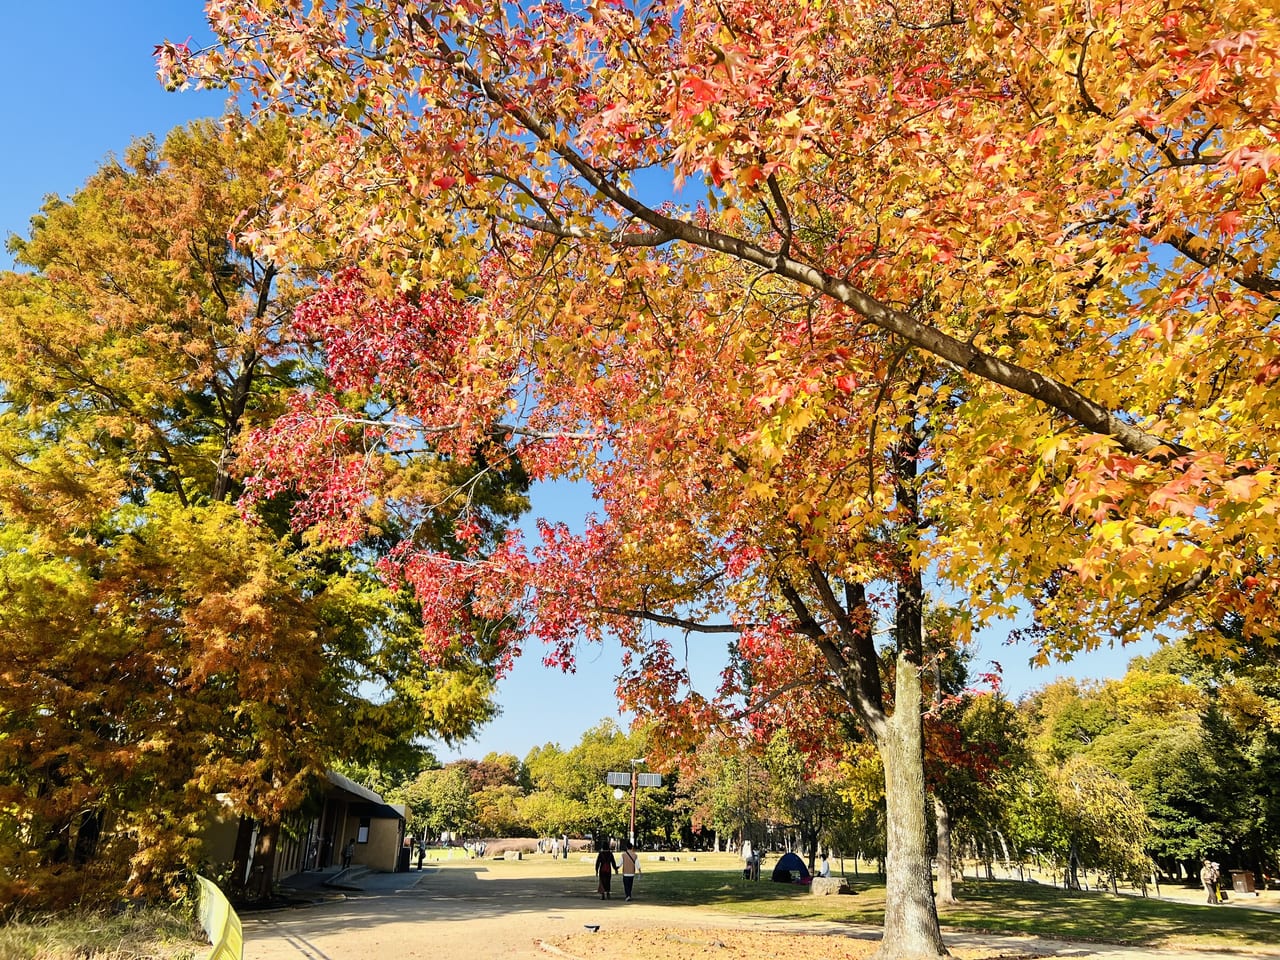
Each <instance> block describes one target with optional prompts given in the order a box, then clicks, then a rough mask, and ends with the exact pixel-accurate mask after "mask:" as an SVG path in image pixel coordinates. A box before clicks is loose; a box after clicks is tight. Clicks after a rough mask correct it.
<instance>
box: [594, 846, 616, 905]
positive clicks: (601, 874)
mask: <svg viewBox="0 0 1280 960" xmlns="http://www.w3.org/2000/svg"><path fill="white" fill-rule="evenodd" d="M617 870H618V861H617V860H615V859H614V858H613V850H612V849H611V848H610V846H609V841H608V840H606V841H605V842H604V843H603V844H602V845H601V846H600V852H599V853H597V854H596V877H597V881H598V882H597V883H596V893H598V894H600V899H601V900H608V899H610V894H609V886H610V884H611V882H612V880H613V875H614V873H616V872H617Z"/></svg>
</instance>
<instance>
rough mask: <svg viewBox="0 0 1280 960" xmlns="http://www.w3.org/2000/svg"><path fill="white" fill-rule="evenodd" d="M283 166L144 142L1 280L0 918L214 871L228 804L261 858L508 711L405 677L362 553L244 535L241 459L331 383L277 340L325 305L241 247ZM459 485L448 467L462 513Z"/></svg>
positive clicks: (415, 622)
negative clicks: (355, 766)
mask: <svg viewBox="0 0 1280 960" xmlns="http://www.w3.org/2000/svg"><path fill="white" fill-rule="evenodd" d="M286 140H287V131H286V130H285V128H284V127H283V126H282V125H280V124H266V125H263V126H260V127H257V128H239V127H238V128H236V129H235V130H234V131H233V130H230V129H225V128H222V127H219V126H218V125H214V124H210V123H200V124H195V125H192V126H191V127H188V128H184V129H179V130H177V131H175V132H173V133H172V134H170V136H169V137H168V138H167V139H166V140H165V141H164V143H163V144H157V143H155V142H154V141H153V140H150V139H144V140H140V141H138V142H137V143H136V144H135V145H134V146H133V147H132V148H131V149H130V151H129V152H128V154H127V155H126V157H125V158H124V160H123V161H117V160H109V161H107V162H106V163H105V164H104V165H103V167H102V168H101V169H100V170H99V171H98V173H96V174H95V175H94V176H93V177H92V178H91V179H90V180H89V181H88V182H87V183H86V184H85V185H84V187H82V188H81V189H80V190H79V191H78V192H77V193H76V194H75V195H74V196H73V197H71V198H69V199H65V200H64V199H61V198H56V197H53V198H50V199H49V200H48V201H47V203H46V205H45V207H44V209H43V210H42V211H41V213H40V214H38V215H37V216H36V217H34V218H33V220H32V225H31V231H30V235H29V236H28V237H26V238H16V237H15V238H13V239H12V240H11V242H10V249H11V250H12V251H13V253H14V255H15V259H16V261H17V263H18V264H19V266H20V267H22V268H24V272H21V273H6V274H5V275H3V276H2V277H0V304H2V308H0V649H3V651H4V656H3V658H2V659H3V666H0V671H2V672H3V677H4V682H5V687H6V690H7V691H9V692H8V693H7V694H6V697H5V704H4V709H3V711H0V808H2V809H3V810H4V811H5V816H6V818H8V817H13V818H15V827H14V829H13V830H12V831H4V833H3V836H2V838H0V858H2V859H3V863H4V866H5V876H6V880H5V881H4V882H5V884H6V885H7V886H6V896H5V900H6V902H7V903H10V904H25V906H26V907H28V908H34V907H37V906H40V905H45V906H48V905H53V904H57V903H59V902H63V901H66V900H69V899H75V900H81V901H85V902H89V901H92V900H93V899H95V898H96V897H98V896H104V895H105V896H117V895H118V894H119V892H120V891H121V889H122V888H125V887H126V886H127V888H128V890H129V892H131V893H154V892H156V891H158V890H160V889H163V888H164V887H165V885H166V884H169V883H171V882H173V881H174V880H175V879H180V871H181V870H182V869H184V868H185V867H187V866H190V865H193V864H195V863H197V862H199V859H200V856H201V851H200V841H201V833H202V830H203V829H204V827H205V826H206V825H207V822H208V820H209V818H210V817H211V815H212V814H213V813H214V812H215V811H216V810H217V809H218V805H219V801H218V799H217V796H218V795H221V796H222V797H224V798H225V802H226V803H229V804H230V807H231V809H232V811H234V813H236V814H238V815H240V816H242V817H244V818H246V822H247V821H248V820H249V819H253V820H257V821H259V822H260V823H262V824H264V829H263V831H262V834H261V835H262V836H267V835H270V834H271V833H272V832H273V831H274V830H275V829H276V828H278V825H279V823H280V820H281V818H282V817H283V816H284V815H285V814H286V813H291V812H292V811H294V810H296V809H298V807H299V806H300V804H301V803H302V801H303V800H304V799H305V798H306V797H307V796H308V794H309V793H310V791H311V790H312V789H313V788H314V787H315V786H316V784H317V782H318V778H319V777H321V776H322V775H323V773H324V771H325V769H326V768H327V767H329V766H331V765H333V764H335V763H336V762H338V761H351V762H373V761H378V762H382V763H392V764H394V763H395V762H397V759H396V758H397V757H400V758H404V757H406V756H407V754H409V753H411V752H412V751H413V749H414V747H413V745H412V741H413V740H414V738H415V737H418V736H422V735H425V734H428V733H432V734H442V735H445V736H458V735H460V734H463V733H466V732H468V731H469V730H470V729H471V728H472V727H473V726H474V725H475V724H476V723H477V722H479V721H480V720H482V719H484V718H486V717H488V716H489V715H491V712H492V710H493V705H492V702H491V699H490V698H491V694H492V673H491V671H489V670H488V669H487V668H485V667H484V666H482V665H472V666H471V667H470V668H469V669H466V670H464V669H462V668H461V667H459V668H458V669H456V670H445V669H441V668H438V667H433V666H432V665H429V664H426V663H424V662H423V660H422V658H421V657H420V656H418V655H417V651H418V650H419V649H420V639H419V634H420V629H421V618H420V615H419V612H418V610H417V608H416V605H415V604H414V602H413V601H412V599H411V598H408V597H405V596H403V595H401V596H397V595H396V594H395V593H394V592H393V591H391V590H389V589H388V588H387V587H386V586H385V584H383V583H382V582H380V580H379V579H378V578H377V577H376V576H375V575H374V572H373V570H372V569H371V568H370V563H369V555H368V551H367V549H366V550H364V552H361V550H358V549H353V550H349V551H337V550H333V549H330V548H327V547H324V546H323V545H306V544H304V543H303V542H302V541H301V540H300V539H299V538H297V537H295V536H294V535H293V534H291V533H290V532H289V531H288V530H287V529H286V527H285V526H284V524H283V523H282V522H281V517H282V516H283V512H284V508H285V505H283V504H281V503H278V502H268V501H263V503H262V508H261V510H260V511H258V512H257V513H255V514H253V515H252V516H251V517H250V518H249V519H250V520H251V521H252V522H248V523H247V522H246V517H245V516H243V515H242V513H241V511H240V509H238V508H237V506H236V505H235V503H234V502H233V501H234V500H235V498H236V497H237V495H238V494H239V492H240V484H239V481H238V479H237V475H236V472H235V470H234V463H235V460H236V458H237V456H238V454H239V452H240V445H241V443H242V442H243V441H244V440H245V438H246V436H247V435H248V434H249V433H250V431H251V430H252V429H253V428H254V427H255V426H257V425H260V424H262V423H264V422H266V421H268V420H270V419H271V418H273V417H274V416H276V415H277V414H279V413H280V412H282V411H283V409H284V407H285V398H286V396H287V394H289V393H290V392H292V391H293V390H296V389H299V388H301V387H304V386H315V385H321V386H322V385H323V378H322V377H321V376H320V375H319V374H318V372H317V371H316V370H315V369H314V368H313V367H311V366H310V365H309V364H308V362H307V360H308V354H309V353H310V349H311V348H310V346H309V344H308V343H307V342H306V341H305V340H301V339H298V338H296V337H294V336H293V334H292V333H291V332H289V331H288V330H287V328H286V325H285V321H286V320H287V318H288V317H289V315H290V314H291V312H292V310H293V308H294V306H295V305H296V303H297V302H298V300H299V299H300V298H301V296H302V291H303V290H304V289H305V288H306V286H307V285H309V284H310V283H312V282H313V280H311V279H308V277H307V276H306V275H304V274H299V273H297V272H296V271H292V270H289V269H287V268H286V267H284V266H281V265H278V264H276V263H274V262H273V261H269V260H266V259H263V258H261V257H258V256H255V255H253V254H251V253H248V252H246V251H245V250H244V249H243V248H241V247H237V246H236V245H235V244H234V242H233V240H232V239H231V236H232V234H233V232H234V230H235V229H237V228H238V227H241V226H245V225H247V224H249V223H251V222H253V220H254V218H255V217H257V216H259V215H260V214H261V212H262V209H263V204H264V202H265V197H266V173H267V171H268V170H270V169H271V168H272V167H274V166H276V165H278V164H279V163H281V162H283V158H284V155H285V144H286ZM415 469H416V471H417V472H418V475H419V476H420V477H426V476H429V475H430V473H431V468H430V466H429V465H428V464H426V463H421V464H419V465H417V466H416V467H415ZM468 469H470V467H469V466H468V465H463V464H450V465H441V466H439V467H438V470H439V472H440V473H441V474H442V475H446V474H447V475H448V479H446V480H442V481H441V482H442V483H445V484H446V485H447V486H449V487H452V486H454V485H456V484H457V483H458V482H459V478H462V477H464V476H465V475H466V471H467V470H468ZM507 481H510V483H507ZM519 483H520V481H519V479H518V474H516V473H509V474H508V475H507V478H506V480H496V479H495V480H494V482H492V483H491V484H490V485H489V487H488V488H486V489H482V490H480V491H478V492H477V494H476V496H475V501H474V502H475V512H476V513H477V514H479V515H481V516H484V517H486V518H490V519H493V520H494V522H497V518H498V517H499V516H500V515H502V514H503V513H507V514H509V513H510V512H511V511H512V510H514V509H517V508H518V507H519V505H520V504H521V502H522V501H521V500H520V498H519V496H518V489H519ZM504 484H506V486H504ZM438 523H439V526H438V528H437V529H446V528H447V521H446V520H445V519H441V520H440V521H438ZM386 526H387V528H388V529H389V528H390V526H391V524H390V523H387V524H386ZM422 536H423V539H424V542H426V541H430V542H434V543H437V544H440V543H441V542H442V541H441V538H440V536H439V535H438V534H428V533H423V534H422ZM264 861H265V862H266V863H268V864H269V863H270V857H269V855H267V852H266V851H260V857H259V861H258V862H259V863H263V862H264ZM265 876H266V880H265V881H264V882H265V883H267V884H269V883H270V869H268V870H267V871H266V872H265Z"/></svg>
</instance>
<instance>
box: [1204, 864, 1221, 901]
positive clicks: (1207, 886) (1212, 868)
mask: <svg viewBox="0 0 1280 960" xmlns="http://www.w3.org/2000/svg"><path fill="white" fill-rule="evenodd" d="M1200 885H1201V886H1203V887H1204V890H1205V893H1206V894H1208V897H1209V900H1208V902H1209V903H1217V902H1218V865H1217V864H1216V863H1214V862H1213V861H1212V860H1210V859H1209V858H1208V857H1206V858H1205V861H1204V863H1203V864H1202V865H1201V867H1200Z"/></svg>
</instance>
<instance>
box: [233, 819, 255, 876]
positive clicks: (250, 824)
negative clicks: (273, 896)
mask: <svg viewBox="0 0 1280 960" xmlns="http://www.w3.org/2000/svg"><path fill="white" fill-rule="evenodd" d="M254 826H255V822H254V820H253V819H252V818H251V817H241V818H240V822H239V823H238V824H237V825H236V845H235V849H234V851H233V852H232V854H231V882H230V883H229V884H228V885H229V886H230V888H231V893H232V894H234V895H240V894H242V893H243V892H244V891H246V890H248V888H249V861H250V858H251V857H252V856H253V830H254Z"/></svg>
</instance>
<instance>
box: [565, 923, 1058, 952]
mask: <svg viewBox="0 0 1280 960" xmlns="http://www.w3.org/2000/svg"><path fill="white" fill-rule="evenodd" d="M543 944H544V947H545V948H546V949H547V951H548V952H549V953H552V954H554V955H556V956H559V957H562V958H571V960H596V958H600V957H609V958H614V960H616V958H617V957H626V958H627V960H692V958H700V957H714V958H724V960H729V958H742V960H797V958H804V960H866V958H869V957H870V956H871V955H872V953H874V952H875V950H876V948H877V947H878V946H879V945H880V943H879V941H878V940H862V939H858V938H856V937H852V936H834V935H830V934H826V935H820V934H796V933H776V932H771V931H763V930H683V929H671V928H664V927H655V928H650V929H647V930H605V931H600V932H597V933H592V932H590V931H586V930H584V931H583V932H582V933H580V934H573V935H571V936H566V937H550V938H548V939H546V940H544V941H543ZM951 954H952V956H953V957H955V958H956V960H1034V958H1035V957H1036V955H1035V954H1017V955H1012V954H1002V953H998V952H994V951H992V950H990V949H987V950H983V949H977V948H964V947H958V948H957V947H953V948H952V949H951Z"/></svg>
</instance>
